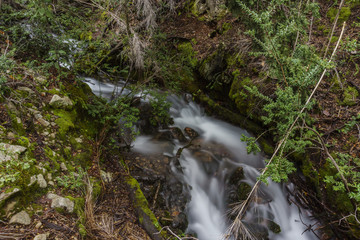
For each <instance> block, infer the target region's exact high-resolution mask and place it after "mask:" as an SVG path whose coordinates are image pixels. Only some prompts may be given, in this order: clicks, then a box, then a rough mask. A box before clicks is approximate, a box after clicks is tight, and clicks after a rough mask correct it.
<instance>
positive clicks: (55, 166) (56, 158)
mask: <svg viewBox="0 0 360 240" xmlns="http://www.w3.org/2000/svg"><path fill="white" fill-rule="evenodd" d="M44 151H45V155H46V157H47V158H49V159H50V160H51V162H52V168H51V170H52V171H54V170H57V171H59V170H60V163H61V162H62V161H65V160H64V159H62V161H61V158H60V161H59V156H57V155H56V153H55V152H54V151H53V150H52V149H51V148H49V147H48V146H46V147H45V148H44Z"/></svg>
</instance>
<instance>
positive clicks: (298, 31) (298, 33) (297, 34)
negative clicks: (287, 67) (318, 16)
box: [291, 0, 302, 57]
mask: <svg viewBox="0 0 360 240" xmlns="http://www.w3.org/2000/svg"><path fill="white" fill-rule="evenodd" d="M301 4H302V0H301V1H300V3H299V11H298V17H300V9H301ZM299 36H300V30H299V29H298V30H297V33H296V40H295V43H294V49H293V52H292V54H291V57H293V56H294V53H295V50H296V45H297V43H298V40H299Z"/></svg>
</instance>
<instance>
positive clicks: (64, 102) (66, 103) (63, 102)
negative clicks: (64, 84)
mask: <svg viewBox="0 0 360 240" xmlns="http://www.w3.org/2000/svg"><path fill="white" fill-rule="evenodd" d="M49 104H50V106H52V107H54V108H63V109H71V108H72V106H73V102H72V101H71V100H70V98H69V97H67V96H65V97H60V96H59V95H57V94H55V95H54V96H53V97H52V98H51V100H50V102H49Z"/></svg>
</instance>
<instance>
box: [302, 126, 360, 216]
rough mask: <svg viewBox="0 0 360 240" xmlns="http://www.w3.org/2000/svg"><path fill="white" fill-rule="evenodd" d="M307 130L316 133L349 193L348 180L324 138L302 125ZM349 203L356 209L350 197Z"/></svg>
mask: <svg viewBox="0 0 360 240" xmlns="http://www.w3.org/2000/svg"><path fill="white" fill-rule="evenodd" d="M304 128H306V129H308V130H311V131H312V132H314V133H315V134H316V136H317V137H318V138H319V140H320V143H321V145H322V147H323V150H324V151H325V154H326V155H327V156H328V158H329V159H330V160H331V163H332V164H333V165H334V166H335V168H336V170H337V171H338V173H339V174H340V178H341V181H342V182H343V183H344V186H345V189H346V191H347V192H348V193H351V191H350V188H349V185H348V182H347V180H346V178H345V177H344V175H343V174H342V173H341V170H340V167H339V165H338V164H337V163H336V161H335V159H334V158H333V157H332V156H331V154H330V152H329V150H328V148H327V147H326V144H325V142H324V140H323V139H322V137H321V136H320V134H319V133H318V132H317V131H315V130H314V129H312V128H310V127H304ZM350 201H351V203H352V204H353V207H354V208H355V209H356V203H355V202H354V200H353V199H352V198H351V199H350Z"/></svg>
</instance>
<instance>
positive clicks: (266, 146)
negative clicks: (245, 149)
mask: <svg viewBox="0 0 360 240" xmlns="http://www.w3.org/2000/svg"><path fill="white" fill-rule="evenodd" d="M258 142H259V144H260V146H261V148H262V150H263V151H264V153H266V154H267V155H272V154H273V152H274V147H273V146H271V145H270V143H269V142H268V141H266V140H265V139H264V138H260V139H259V140H258Z"/></svg>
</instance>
